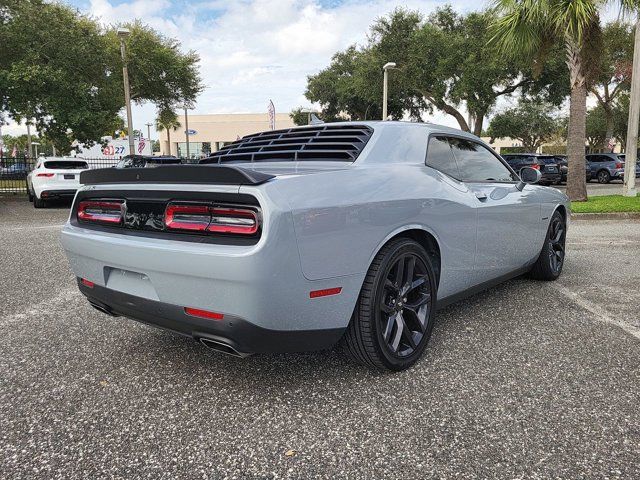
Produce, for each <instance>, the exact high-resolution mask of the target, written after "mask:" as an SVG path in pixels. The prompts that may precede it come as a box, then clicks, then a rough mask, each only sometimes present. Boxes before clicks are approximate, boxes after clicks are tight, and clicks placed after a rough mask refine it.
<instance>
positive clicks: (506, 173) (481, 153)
mask: <svg viewBox="0 0 640 480" xmlns="http://www.w3.org/2000/svg"><path fill="white" fill-rule="evenodd" d="M449 142H450V143H451V149H452V150H453V155H454V156H455V158H456V161H457V163H458V168H459V169H460V176H461V180H463V181H465V182H513V181H514V180H515V178H514V177H513V175H512V174H511V171H510V170H509V169H508V168H507V167H505V166H504V164H503V163H502V162H501V161H500V160H498V158H497V157H496V156H495V155H493V154H492V153H491V152H490V151H489V150H487V149H486V148H485V147H483V146H482V145H480V144H478V143H475V142H472V141H469V140H466V139H462V138H450V139H449Z"/></svg>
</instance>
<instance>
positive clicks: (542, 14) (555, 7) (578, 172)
mask: <svg viewBox="0 0 640 480" xmlns="http://www.w3.org/2000/svg"><path fill="white" fill-rule="evenodd" d="M606 3H612V2H611V0H608V1H607V0H494V4H495V7H496V10H497V13H498V15H499V17H498V18H497V19H496V21H495V23H494V25H493V27H492V28H493V34H494V35H493V39H494V40H495V41H497V42H498V43H499V44H500V45H501V47H502V48H503V49H504V51H505V52H506V51H511V52H514V53H516V54H518V55H526V56H530V57H531V58H534V59H535V60H534V61H543V60H544V54H545V52H546V51H547V50H548V49H549V47H550V45H552V44H553V43H555V42H562V43H563V45H564V47H565V52H566V53H565V55H566V58H565V62H566V64H567V68H568V69H569V79H570V88H571V97H570V105H569V131H568V135H567V156H568V162H569V175H568V178H567V195H568V196H569V198H570V199H571V200H574V201H576V200H577V201H582V200H586V199H587V186H586V182H585V178H584V161H585V160H584V154H585V137H586V114H587V89H588V88H589V86H590V85H589V84H590V82H591V81H592V80H593V77H594V75H595V74H596V70H597V67H598V63H599V62H598V61H597V58H596V57H597V52H598V42H599V40H600V17H599V8H600V7H602V6H604V5H605V4H606ZM616 3H618V4H619V5H621V6H622V7H623V8H626V9H631V8H635V7H636V6H637V5H636V4H637V0H619V1H618V2H616Z"/></svg>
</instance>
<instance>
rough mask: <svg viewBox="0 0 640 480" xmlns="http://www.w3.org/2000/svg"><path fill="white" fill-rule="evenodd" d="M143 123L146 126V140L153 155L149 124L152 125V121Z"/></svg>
mask: <svg viewBox="0 0 640 480" xmlns="http://www.w3.org/2000/svg"><path fill="white" fill-rule="evenodd" d="M145 125H146V126H147V140H148V141H149V144H150V145H151V155H153V143H151V125H153V123H145Z"/></svg>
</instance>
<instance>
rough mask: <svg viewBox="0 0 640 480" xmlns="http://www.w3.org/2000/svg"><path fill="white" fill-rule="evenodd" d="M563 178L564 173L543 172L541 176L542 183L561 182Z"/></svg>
mask: <svg viewBox="0 0 640 480" xmlns="http://www.w3.org/2000/svg"><path fill="white" fill-rule="evenodd" d="M561 180H562V174H561V173H560V172H558V173H547V172H543V173H542V177H541V178H540V183H559V182H560V181H561Z"/></svg>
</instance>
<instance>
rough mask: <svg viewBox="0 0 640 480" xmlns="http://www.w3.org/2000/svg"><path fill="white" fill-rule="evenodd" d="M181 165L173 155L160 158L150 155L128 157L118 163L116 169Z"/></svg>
mask: <svg viewBox="0 0 640 480" xmlns="http://www.w3.org/2000/svg"><path fill="white" fill-rule="evenodd" d="M179 163H182V160H180V159H179V158H178V157H174V156H172V155H164V156H158V157H153V156H149V155H127V156H125V157H122V159H121V160H120V161H119V162H118V163H116V165H115V168H151V167H158V166H160V165H176V164H179Z"/></svg>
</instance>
